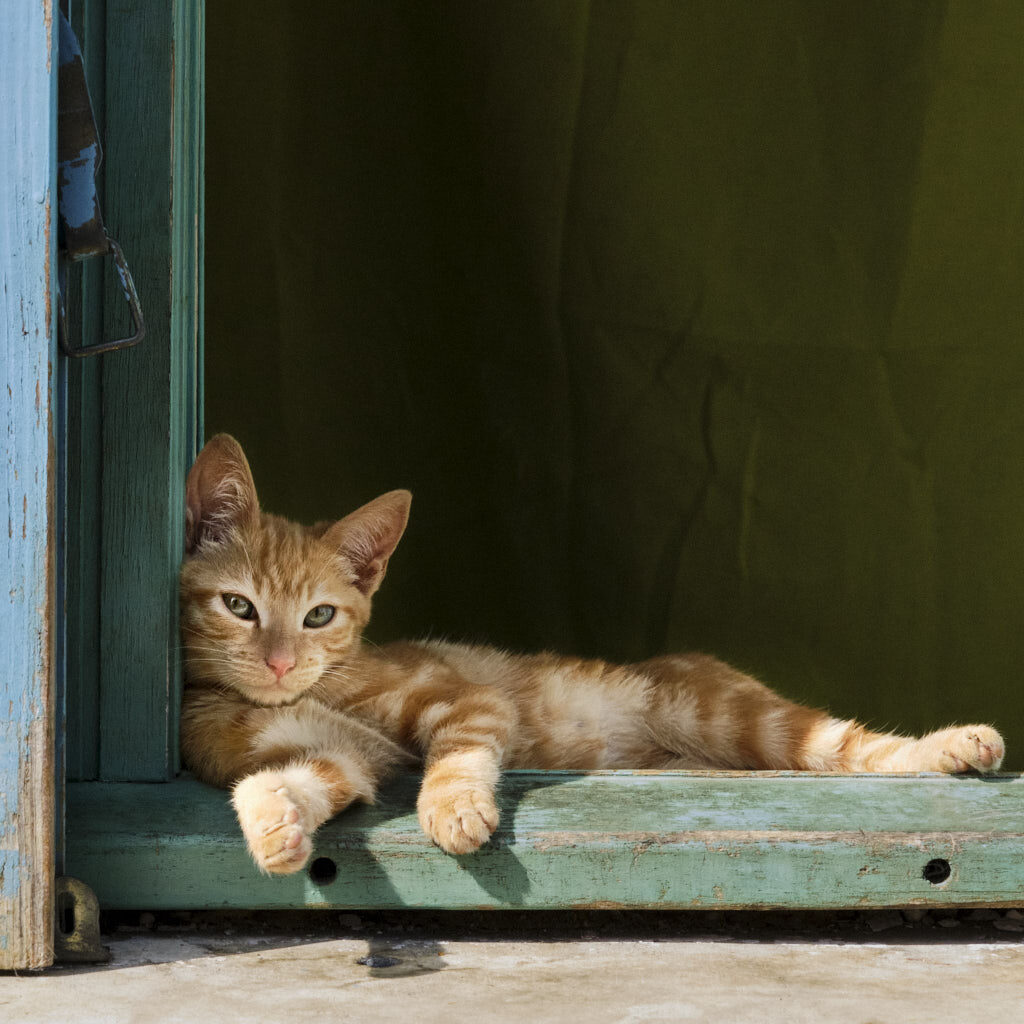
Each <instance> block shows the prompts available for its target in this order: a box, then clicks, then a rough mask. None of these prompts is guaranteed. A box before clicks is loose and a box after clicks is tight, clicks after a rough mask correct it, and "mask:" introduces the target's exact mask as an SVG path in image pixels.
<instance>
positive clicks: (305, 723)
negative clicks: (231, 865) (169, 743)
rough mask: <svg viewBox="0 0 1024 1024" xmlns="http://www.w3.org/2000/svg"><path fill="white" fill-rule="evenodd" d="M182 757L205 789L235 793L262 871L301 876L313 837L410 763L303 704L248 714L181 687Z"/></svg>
mask: <svg viewBox="0 0 1024 1024" xmlns="http://www.w3.org/2000/svg"><path fill="white" fill-rule="evenodd" d="M181 739H182V751H183V753H184V755H185V758H186V760H187V763H188V764H189V766H190V767H191V769H192V771H193V772H194V773H195V774H196V776H197V777H198V778H199V779H201V780H202V781H203V782H208V783H210V784H212V785H214V786H224V787H229V788H231V789H232V803H233V804H234V807H235V812H236V813H237V815H238V822H239V824H240V825H241V827H242V833H243V835H244V836H245V840H246V843H247V844H248V846H249V852H250V853H251V854H252V856H253V859H254V860H255V861H256V864H257V865H258V866H259V867H260V869H261V870H263V871H267V872H272V873H275V874H289V873H291V872H294V871H299V870H300V869H301V868H302V867H303V865H304V864H305V863H306V861H307V860H308V858H309V855H310V852H311V850H312V840H313V834H314V832H315V831H316V830H317V828H319V826H320V825H322V824H323V823H324V822H325V821H327V820H328V819H329V818H331V817H333V816H334V815H335V814H337V813H339V812H340V811H342V810H344V809H345V808H346V807H347V806H348V805H349V804H350V803H352V802H353V801H354V800H363V801H365V802H367V803H369V802H371V801H372V800H373V796H374V792H375V790H376V787H377V784H378V783H379V782H380V781H381V780H382V779H383V778H384V777H385V776H386V775H387V774H388V773H389V772H390V771H391V770H392V768H393V767H394V766H396V765H397V764H399V763H401V762H403V761H409V760H411V759H410V758H409V757H408V755H407V754H406V753H405V752H404V751H403V750H402V749H401V748H400V747H399V746H398V745H397V744H395V743H393V742H392V741H391V740H389V739H387V738H385V737H384V736H383V735H381V734H380V733H379V732H377V730H375V729H371V728H370V727H368V726H366V725H363V724H362V723H361V722H358V721H356V720H354V719H352V718H349V717H348V716H346V715H343V714H339V713H338V712H336V711H334V710H332V709H331V708H329V707H327V706H326V705H324V704H321V703H320V702H319V701H316V700H313V699H306V700H303V701H301V702H300V703H299V704H296V705H294V706H291V707H273V708H272V707H253V706H252V705H251V704H248V703H247V702H245V701H243V700H241V699H240V698H236V699H232V698H230V697H229V696H228V695H225V694H222V693H216V692H212V691H195V690H190V689H187V690H186V691H185V700H184V704H183V706H182V730H181Z"/></svg>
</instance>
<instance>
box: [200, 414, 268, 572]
mask: <svg viewBox="0 0 1024 1024" xmlns="http://www.w3.org/2000/svg"><path fill="white" fill-rule="evenodd" d="M259 514H260V505H259V501H258V499H257V498H256V485H255V484H254V483H253V480H252V473H251V472H250V470H249V463H248V462H247V461H246V458H245V452H243V451H242V446H241V445H240V444H239V443H238V442H237V441H236V440H235V439H234V438H233V437H231V436H230V435H229V434H217V435H216V437H212V438H211V439H210V440H209V441H207V443H206V447H204V448H203V450H202V451H201V452H200V453H199V455H198V456H197V458H196V461H195V465H193V467H192V469H191V470H190V471H189V474H188V480H187V481H186V483H185V551H186V553H187V554H190V555H191V554H192V553H193V552H194V551H195V550H196V549H197V548H198V547H199V546H200V545H201V544H203V543H204V542H207V541H213V542H214V543H216V542H217V541H221V540H223V539H224V538H225V537H226V536H227V535H228V534H229V533H231V532H232V531H233V530H235V529H237V528H238V527H240V526H246V525H248V524H250V523H253V522H255V521H257V520H258V518H259Z"/></svg>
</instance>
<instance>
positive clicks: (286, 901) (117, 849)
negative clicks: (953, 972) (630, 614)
mask: <svg viewBox="0 0 1024 1024" xmlns="http://www.w3.org/2000/svg"><path fill="white" fill-rule="evenodd" d="M417 784H418V780H417V779H416V778H414V777H405V778H401V779H398V780H396V781H395V782H394V783H393V784H392V785H391V786H389V787H388V788H387V789H386V790H385V791H384V792H383V793H382V794H381V796H380V799H379V801H378V803H377V804H376V805H374V806H373V807H356V808H353V809H350V810H349V811H347V812H345V813H344V814H342V815H340V816H339V817H338V818H336V819H335V820H334V821H331V822H329V823H328V824H327V825H326V826H325V827H324V828H323V829H322V830H321V832H320V833H319V834H318V836H317V844H316V848H315V851H314V854H313V858H312V859H311V861H310V867H309V868H308V869H307V870H306V871H303V872H301V873H299V874H297V875H293V876H290V877H285V878H282V877H267V876H263V875H261V874H260V873H259V872H258V871H257V870H256V868H255V867H254V866H253V864H252V863H251V861H250V860H249V858H248V855H247V854H246V851H245V847H244V845H243V842H242V838H241V835H240V833H239V831H238V826H237V824H236V822H235V819H234V814H233V812H232V810H231V807H230V805H229V803H228V799H227V794H226V793H225V792H223V791H221V790H216V789H211V788H209V787H207V786H204V785H202V784H200V783H198V782H196V781H194V780H192V779H190V778H181V779H179V780H177V781H175V782H170V783H164V784H150V783H74V784H71V785H69V786H68V824H67V859H66V868H67V873H68V874H69V875H72V876H74V877H77V878H80V879H82V880H83V881H85V882H86V883H88V884H89V885H90V886H91V887H92V888H93V890H94V891H95V892H96V894H97V896H98V897H99V900H100V905H101V906H102V907H104V908H109V909H115V908H148V909H158V908H179V909H187V908H192V909H200V908H216V907H241V908H294V907H337V908H397V907H409V908H430V909H440V908H445V909H469V908H472V909H511V908H517V909H526V908H537V909H541V908H546V909H554V908H595V907H598V908H600V907H633V908H643V907H651V908H654V907H657V908H660V909H679V908H705V909H708V908H715V907H718V908H722V909H729V908H732V909H735V908H745V909H759V908H771V907H788V908H833V909H838V908H851V907H859V908H863V907H901V906H903V907H905V906H937V905H942V906H961V907H971V906H1000V905H1004V906H1010V905H1020V904H1022V903H1024V776H1021V775H1015V774H1014V775H1010V774H1004V775H999V776H991V777H987V778H981V777H977V776H962V777H949V776H940V775H887V776H881V775H857V776H849V775H819V774H810V773H799V772H755V773H740V772H726V773H721V772H593V773H577V772H509V773H508V774H507V775H506V776H505V779H504V782H503V785H502V791H501V801H500V802H501V810H502V822H501V826H500V827H499V830H498V832H497V833H496V834H495V836H494V838H493V839H492V841H491V842H490V843H489V844H488V846H486V847H485V848H484V849H482V850H480V851H479V852H477V853H475V854H469V855H467V856H462V857H451V856H448V855H446V854H444V853H442V852H441V851H440V850H438V849H436V848H435V847H433V846H432V845H431V844H430V843H429V842H428V841H427V840H426V838H425V837H424V836H423V834H422V833H421V831H420V828H419V824H418V822H417V820H416V813H415V802H416V787H417ZM943 865H948V877H946V878H945V880H942V878H943V875H944V874H945V873H947V872H946V869H945V868H944V866H943ZM332 873H333V875H334V877H333V880H330V881H328V880H327V879H328V877H329V876H331V875H332ZM929 877H930V878H932V879H936V880H935V881H930V880H929Z"/></svg>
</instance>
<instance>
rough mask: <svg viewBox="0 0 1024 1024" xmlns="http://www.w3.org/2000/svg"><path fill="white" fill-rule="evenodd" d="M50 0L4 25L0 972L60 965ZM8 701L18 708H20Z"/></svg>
mask: <svg viewBox="0 0 1024 1024" xmlns="http://www.w3.org/2000/svg"><path fill="white" fill-rule="evenodd" d="M54 24H55V23H54V20H53V8H52V6H51V0H43V2H42V3H39V2H37V0H14V2H13V3H12V4H11V5H10V7H8V8H5V16H4V30H3V32H2V33H0V108H2V109H3V111H4V118H5V130H4V132H3V133H0V183H2V188H3V192H2V193H0V196H2V198H0V408H2V409H3V428H4V465H3V469H2V470H0V473H2V474H3V476H4V499H5V503H6V513H7V514H6V515H5V516H4V520H5V525H6V537H5V540H4V544H3V555H2V572H0V577H2V579H3V599H2V600H0V644H2V647H3V653H4V671H3V672H2V673H0V706H2V707H3V708H4V712H3V715H2V716H0V808H2V814H0V969H5V970H6V969H12V968H13V969H17V968H33V967H43V966H46V965H47V964H48V963H50V962H51V960H52V947H53V941H52V920H53V913H52V901H53V865H54V714H55V707H54V705H55V700H54V677H55V667H56V666H55V654H54V651H55V629H54V626H55V596H56V542H57V528H56V510H55V495H56V489H57V460H56V423H57V414H56V391H57V387H56V381H55V379H54V370H55V367H56V365H57V359H56V320H55V311H56V308H57V306H56V295H55V261H54V254H55V251H56V206H57V193H56V166H57V161H56V141H57V140H56V110H57V106H56V100H57V85H56V75H57V59H56V58H57V54H56V43H55V32H54ZM8 709H9V710H8Z"/></svg>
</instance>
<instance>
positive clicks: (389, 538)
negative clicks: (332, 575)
mask: <svg viewBox="0 0 1024 1024" xmlns="http://www.w3.org/2000/svg"><path fill="white" fill-rule="evenodd" d="M411 503H412V495H411V494H410V493H409V492H408V491H388V493H387V494H382V495H381V496H380V497H379V498H374V500H373V501H371V502H369V503H368V504H366V505H364V506H363V507H362V508H357V509H356V510H355V512H352V513H351V514H350V515H347V516H345V518H344V519H341V520H339V521H338V522H336V523H335V524H334V525H333V526H332V527H331V528H330V529H329V530H328V531H327V532H326V533H325V534H324V535H323V538H322V540H323V542H324V543H325V544H327V545H329V546H330V547H333V548H336V549H337V550H338V551H339V552H340V553H341V554H342V555H344V556H345V558H346V560H347V561H348V563H349V565H351V566H352V569H353V571H354V572H355V574H356V587H358V589H359V590H360V591H361V592H362V593H364V594H365V595H366V596H367V597H369V596H370V595H371V594H373V592H374V591H375V590H376V589H377V588H378V587H379V586H380V584H381V580H383V579H384V572H385V570H386V569H387V567H388V559H389V558H390V557H391V553H392V552H393V551H394V550H395V548H396V547H397V546H398V542H399V541H400V540H401V539H402V534H403V533H404V532H405V524H406V523H407V522H408V521H409V506H410V504H411Z"/></svg>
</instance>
